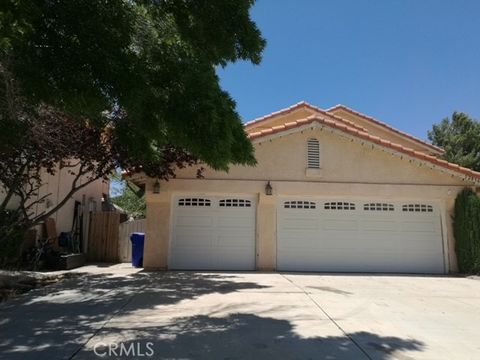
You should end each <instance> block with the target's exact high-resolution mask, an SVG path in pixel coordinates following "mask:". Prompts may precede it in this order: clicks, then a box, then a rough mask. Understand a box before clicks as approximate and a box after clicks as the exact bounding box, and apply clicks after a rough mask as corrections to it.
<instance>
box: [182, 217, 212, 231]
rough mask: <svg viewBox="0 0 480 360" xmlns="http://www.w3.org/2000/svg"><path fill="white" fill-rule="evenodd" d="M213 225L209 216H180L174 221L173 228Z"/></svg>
mask: <svg viewBox="0 0 480 360" xmlns="http://www.w3.org/2000/svg"><path fill="white" fill-rule="evenodd" d="M212 225H213V217H211V216H201V215H197V216H192V215H190V216H189V215H182V216H178V217H177V218H176V221H175V226H178V227H189V228H192V227H195V228H198V227H211V226H212Z"/></svg>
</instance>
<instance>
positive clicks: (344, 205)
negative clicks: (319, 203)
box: [323, 202, 355, 210]
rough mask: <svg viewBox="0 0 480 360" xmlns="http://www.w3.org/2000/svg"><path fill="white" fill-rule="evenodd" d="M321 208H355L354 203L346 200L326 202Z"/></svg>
mask: <svg viewBox="0 0 480 360" xmlns="http://www.w3.org/2000/svg"><path fill="white" fill-rule="evenodd" d="M323 208H324V209H325V210H355V204H354V203H348V202H327V203H325V205H324V206H323Z"/></svg>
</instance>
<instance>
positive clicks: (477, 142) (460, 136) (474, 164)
mask: <svg viewBox="0 0 480 360" xmlns="http://www.w3.org/2000/svg"><path fill="white" fill-rule="evenodd" d="M428 138H429V139H430V140H431V141H432V143H433V144H434V145H437V146H440V147H442V148H443V149H445V154H444V156H443V157H444V159H445V160H447V161H450V162H453V163H456V164H459V165H461V166H465V167H468V168H470V169H473V170H476V171H480V123H479V122H478V121H476V120H474V119H472V118H470V117H469V116H468V115H467V114H465V113H461V112H454V113H453V115H452V119H451V120H450V119H449V118H446V119H443V120H442V122H441V123H440V124H437V125H433V128H432V131H429V132H428Z"/></svg>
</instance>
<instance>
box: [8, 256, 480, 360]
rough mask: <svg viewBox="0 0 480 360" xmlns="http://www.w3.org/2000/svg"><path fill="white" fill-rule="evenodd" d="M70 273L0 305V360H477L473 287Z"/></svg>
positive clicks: (407, 281)
mask: <svg viewBox="0 0 480 360" xmlns="http://www.w3.org/2000/svg"><path fill="white" fill-rule="evenodd" d="M77 272H79V273H82V274H81V275H79V277H77V278H74V279H68V280H65V281H63V282H61V283H58V284H55V285H52V286H48V287H45V288H42V289H36V290H34V291H31V292H29V293H27V294H24V295H22V296H20V297H18V298H16V299H14V300H12V301H9V302H7V303H4V304H2V305H0V359H9V360H10V359H12V360H15V359H36V360H37V359H47V360H52V359H75V360H78V359H102V358H103V359H138V358H142V359H148V358H152V359H256V358H259V359H479V358H480V341H478V335H479V331H480V280H475V279H466V278H455V277H422V276H381V275H377V276H373V275H332V274H330V275H322V274H279V273H253V272H252V273H217V272H210V273H206V272H166V273H165V272H158V273H148V272H142V271H138V270H136V269H132V268H130V267H129V266H128V265H114V266H105V267H100V266H88V267H84V268H81V269H79V270H77ZM149 355H151V356H149Z"/></svg>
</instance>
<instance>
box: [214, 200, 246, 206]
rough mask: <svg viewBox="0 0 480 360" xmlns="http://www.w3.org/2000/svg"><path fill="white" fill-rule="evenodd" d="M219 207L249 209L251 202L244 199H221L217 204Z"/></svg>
mask: <svg viewBox="0 0 480 360" xmlns="http://www.w3.org/2000/svg"><path fill="white" fill-rule="evenodd" d="M219 206H220V207H251V206H252V202H251V201H250V200H244V199H223V200H220V202H219Z"/></svg>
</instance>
